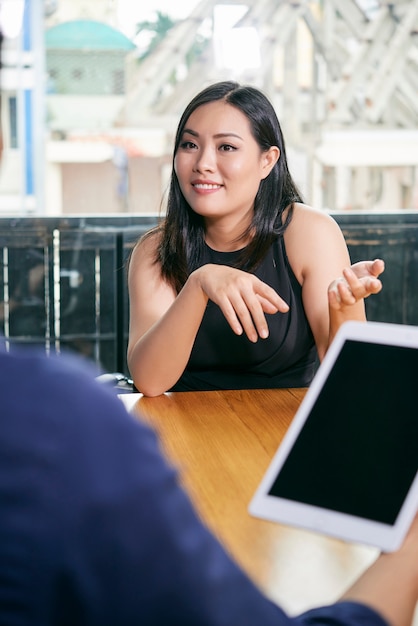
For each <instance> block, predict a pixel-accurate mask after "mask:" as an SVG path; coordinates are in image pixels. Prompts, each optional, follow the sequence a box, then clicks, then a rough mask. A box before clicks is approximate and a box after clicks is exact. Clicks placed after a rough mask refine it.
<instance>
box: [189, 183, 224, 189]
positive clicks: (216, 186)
mask: <svg viewBox="0 0 418 626" xmlns="http://www.w3.org/2000/svg"><path fill="white" fill-rule="evenodd" d="M193 187H196V189H220V188H221V185H209V184H206V183H205V184H198V185H193Z"/></svg>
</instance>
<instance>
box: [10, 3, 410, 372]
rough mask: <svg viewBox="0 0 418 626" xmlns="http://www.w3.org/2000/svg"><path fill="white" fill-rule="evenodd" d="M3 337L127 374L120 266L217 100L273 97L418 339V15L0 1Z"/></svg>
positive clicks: (303, 181) (383, 315)
mask: <svg viewBox="0 0 418 626" xmlns="http://www.w3.org/2000/svg"><path fill="white" fill-rule="evenodd" d="M0 6H1V12H0V24H1V27H2V30H3V32H4V34H5V37H6V38H5V44H4V54H3V68H2V72H1V80H2V94H3V95H2V101H1V108H2V111H1V113H2V125H3V131H4V144H5V150H4V158H3V162H2V167H1V168H0V266H1V269H0V337H3V339H4V342H5V344H6V348H7V349H8V350H12V349H14V347H15V346H18V345H22V344H23V345H26V344H31V345H37V346H42V348H43V349H45V351H46V352H47V353H51V352H55V353H61V352H62V351H64V350H72V351H76V352H77V353H79V354H81V355H83V356H84V357H86V359H88V360H90V361H92V362H93V363H94V364H95V366H96V367H97V369H98V370H99V371H103V370H104V371H108V372H115V371H116V372H122V373H124V374H127V373H128V371H127V364H126V345H127V338H128V328H129V307H128V293H127V285H126V264H127V260H128V258H129V254H130V251H131V249H132V247H133V245H134V243H135V241H136V240H137V239H138V237H140V236H141V235H142V234H143V233H144V232H146V231H147V230H148V229H149V228H151V227H152V226H154V225H155V224H156V223H157V222H158V219H159V218H160V216H161V215H162V216H163V215H164V200H165V191H166V188H167V183H168V179H169V175H170V170H171V160H172V156H171V153H172V146H173V137H174V133H175V130H176V126H177V123H178V120H179V117H180V115H181V113H182V110H183V108H184V107H185V105H186V104H187V103H188V101H189V100H190V99H191V98H192V97H193V96H194V95H195V94H196V93H197V92H198V91H199V90H200V89H202V88H203V87H204V86H206V85H207V84H209V83H212V82H215V81H218V80H223V79H235V80H237V81H239V82H241V83H250V84H253V85H255V86H257V87H259V88H261V89H262V90H263V91H264V92H265V93H266V94H267V95H268V96H269V98H270V99H271V101H272V103H273V105H274V107H275V108H276V111H277V114H278V116H279V119H280V122H281V125H282V128H283V131H284V135H285V138H286V145H287V151H288V157H289V165H290V169H291V171H292V175H293V177H294V178H295V180H296V181H297V183H298V185H299V186H300V188H301V189H302V191H303V193H304V196H305V200H306V202H307V203H308V204H311V205H314V206H316V207H318V208H321V209H323V210H326V211H328V212H330V213H331V214H332V215H333V216H334V217H335V219H336V220H337V221H338V223H339V224H340V226H341V229H342V231H343V234H344V236H345V239H346V241H347V245H348V247H349V251H350V255H351V260H352V262H355V261H357V260H361V259H367V258H370V259H371V258H377V257H381V258H384V259H385V262H386V271H385V273H384V276H383V283H384V289H383V291H382V293H381V294H379V296H378V297H372V298H368V299H367V301H366V310H367V315H368V319H371V320H378V321H386V322H395V323H404V324H418V98H417V94H418V0H396V1H392V2H389V1H385V0H247V1H246V2H235V1H233V0H228V1H227V2H221V1H219V0H182V1H181V2H174V1H173V0H146V1H143V0H2V2H1V5H0Z"/></svg>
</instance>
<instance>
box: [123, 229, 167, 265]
mask: <svg viewBox="0 0 418 626" xmlns="http://www.w3.org/2000/svg"><path fill="white" fill-rule="evenodd" d="M160 241H161V231H160V230H159V229H154V230H152V231H150V232H148V233H146V234H145V235H143V236H142V237H141V238H140V239H139V240H138V241H137V243H136V244H135V246H134V247H133V249H132V252H131V256H130V259H129V271H130V272H131V271H132V270H135V269H136V267H137V266H138V265H141V266H144V265H146V266H150V265H154V264H155V262H156V259H157V251H158V246H159V244H160Z"/></svg>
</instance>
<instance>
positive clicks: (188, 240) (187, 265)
mask: <svg viewBox="0 0 418 626" xmlns="http://www.w3.org/2000/svg"><path fill="white" fill-rule="evenodd" d="M217 100H223V101H224V102H227V103H228V104H230V105H232V106H234V107H236V108H237V109H239V110H240V111H241V112H242V113H244V115H245V116H246V117H247V119H248V120H249V122H250V126H251V132H252V134H253V136H254V139H255V140H256V142H257V143H258V145H259V146H260V149H261V151H262V152H265V151H267V150H268V149H269V148H270V147H271V146H277V147H278V148H279V149H280V158H279V160H278V161H277V163H276V164H275V165H274V167H273V169H272V170H271V172H270V174H269V175H268V176H267V177H266V178H265V179H264V180H262V181H261V182H260V186H259V189H258V191H257V195H256V197H255V200H254V216H253V220H252V223H251V224H250V226H249V228H248V229H247V231H246V232H245V233H242V236H243V237H244V236H246V235H247V234H249V233H252V234H253V236H252V239H251V243H250V244H249V245H248V246H247V247H246V248H245V249H244V250H243V253H242V255H241V258H240V259H239V262H238V267H240V268H242V269H246V270H248V271H250V270H252V269H254V268H255V267H256V266H257V265H258V264H259V263H260V261H261V260H262V259H263V257H264V255H265V254H266V252H267V250H268V249H269V247H270V246H271V244H272V242H273V240H274V239H276V238H277V237H279V236H280V235H281V234H282V233H283V232H284V231H285V229H286V228H287V226H288V224H289V222H290V220H291V217H292V207H293V203H294V202H301V201H302V196H301V193H300V192H299V190H298V188H297V186H296V184H295V183H294V181H293V179H292V177H291V175H290V172H289V168H288V164H287V158H286V149H285V142H284V138H283V134H282V130H281V127H280V123H279V120H278V118H277V115H276V112H275V110H274V108H273V106H272V104H271V102H270V101H269V100H268V98H267V97H266V96H265V95H264V94H263V93H262V92H261V91H260V90H259V89H256V88H255V87H252V86H245V85H244V86H241V85H239V84H238V83H236V82H233V81H223V82H219V83H215V84H213V85H210V86H209V87H207V88H205V89H203V90H202V91H201V92H200V93H198V94H197V95H196V96H195V97H194V98H193V100H192V101H191V102H190V103H189V104H188V106H187V107H186V109H185V110H184V112H183V115H182V116H181V118H180V122H179V124H178V127H177V132H176V137H175V143H174V153H173V165H172V174H171V182H170V189H169V195H168V204H167V214H166V217H165V219H164V221H163V223H162V225H161V226H159V227H158V228H159V230H160V231H161V241H160V245H159V249H158V258H157V261H159V262H160V264H161V270H162V275H163V276H164V278H166V279H167V280H168V281H169V282H170V283H171V284H172V285H173V286H174V287H175V289H176V290H177V292H178V291H180V289H181V288H182V286H183V285H184V283H185V282H186V280H187V278H188V276H189V274H190V273H191V272H192V271H193V270H194V269H196V268H197V267H199V265H200V263H201V258H202V253H203V245H204V220H203V218H202V217H201V216H200V215H197V214H196V213H195V212H194V211H193V210H192V208H191V207H190V206H189V204H188V203H187V202H186V199H185V198H184V196H183V194H182V192H181V189H180V185H179V182H178V179H177V175H176V173H175V170H174V158H175V156H176V154H177V150H178V148H179V144H180V141H181V138H182V135H183V131H184V128H185V125H186V123H187V120H188V119H189V117H190V115H191V114H192V113H193V112H194V111H195V110H196V109H197V108H198V107H200V106H202V105H204V104H208V103H210V102H215V101H217ZM287 207H290V210H289V211H288V214H287V216H286V220H285V221H284V222H283V220H282V218H283V212H284V210H285V209H286V208H287Z"/></svg>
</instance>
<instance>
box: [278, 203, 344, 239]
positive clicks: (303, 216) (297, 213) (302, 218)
mask: <svg viewBox="0 0 418 626" xmlns="http://www.w3.org/2000/svg"><path fill="white" fill-rule="evenodd" d="M311 228H315V229H316V228H326V229H328V228H329V229H337V230H339V226H338V224H337V222H336V221H335V220H334V218H333V217H332V216H331V215H329V213H327V212H326V211H323V210H321V209H315V208H314V207H311V206H309V205H307V204H302V203H301V202H295V204H294V205H293V215H292V220H291V222H290V224H289V231H297V232H298V233H300V232H302V233H303V232H304V231H305V230H309V229H311Z"/></svg>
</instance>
